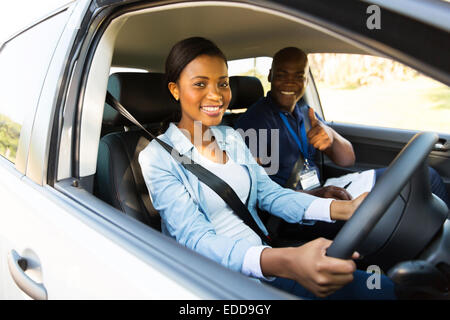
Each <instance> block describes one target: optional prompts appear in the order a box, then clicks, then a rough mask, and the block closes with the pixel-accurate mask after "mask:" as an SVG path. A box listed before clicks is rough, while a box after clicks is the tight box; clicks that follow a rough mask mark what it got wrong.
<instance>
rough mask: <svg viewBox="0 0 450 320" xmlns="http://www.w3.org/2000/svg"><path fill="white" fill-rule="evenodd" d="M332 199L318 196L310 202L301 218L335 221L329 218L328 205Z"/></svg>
mask: <svg viewBox="0 0 450 320" xmlns="http://www.w3.org/2000/svg"><path fill="white" fill-rule="evenodd" d="M333 200H334V199H330V198H319V199H316V200H314V201H313V202H311V204H310V205H309V207H308V209H306V211H305V214H304V215H303V219H306V220H319V221H325V222H335V220H331V215H330V206H331V202H332V201H333Z"/></svg>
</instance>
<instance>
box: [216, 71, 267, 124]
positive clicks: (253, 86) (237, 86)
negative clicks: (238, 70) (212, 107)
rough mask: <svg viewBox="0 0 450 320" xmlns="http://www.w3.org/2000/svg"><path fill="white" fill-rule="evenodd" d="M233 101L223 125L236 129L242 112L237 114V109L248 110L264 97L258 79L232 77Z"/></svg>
mask: <svg viewBox="0 0 450 320" xmlns="http://www.w3.org/2000/svg"><path fill="white" fill-rule="evenodd" d="M230 87H231V94H232V97H231V101H230V105H229V106H228V110H227V111H226V112H225V114H224V116H223V119H222V123H221V124H222V125H227V126H230V127H234V123H235V121H236V120H237V118H239V116H241V114H242V112H239V113H238V112H235V111H236V110H237V109H247V108H248V107H250V106H251V105H252V104H254V103H255V102H256V101H258V100H259V99H260V98H262V97H263V96H264V89H263V86H262V84H261V81H259V79H258V78H256V77H251V76H231V77H230Z"/></svg>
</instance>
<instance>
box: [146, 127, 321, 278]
mask: <svg viewBox="0 0 450 320" xmlns="http://www.w3.org/2000/svg"><path fill="white" fill-rule="evenodd" d="M211 131H212V134H213V135H214V137H215V139H216V141H217V143H218V146H219V148H220V149H221V150H225V151H226V153H227V155H228V156H229V157H230V158H232V159H233V160H234V161H235V162H237V163H239V164H241V165H244V166H245V167H246V168H247V170H248V172H249V175H250V181H251V184H250V185H251V187H250V194H249V197H248V199H247V207H248V210H249V211H250V213H251V214H252V216H253V218H254V219H255V221H256V223H257V224H258V226H259V227H260V228H261V230H262V231H263V232H264V233H265V234H267V229H266V228H265V226H264V225H263V223H262V221H261V219H260V218H259V216H258V214H257V210H256V207H257V206H258V207H259V208H260V209H262V210H265V211H268V212H270V213H271V214H273V215H275V216H278V217H280V218H282V219H284V220H286V221H287V222H290V223H302V218H303V215H304V213H305V210H306V209H307V208H308V206H309V205H310V204H311V202H312V201H313V200H315V199H317V198H316V197H314V196H311V195H308V194H305V193H299V192H295V191H293V190H290V189H285V188H282V187H281V186H279V185H278V184H277V183H275V182H273V181H272V180H271V179H270V178H269V176H268V175H267V174H266V172H265V171H264V168H262V167H261V166H260V165H258V164H257V163H256V161H255V160H254V158H253V157H252V155H251V153H250V151H249V149H248V148H247V146H246V144H245V143H244V141H243V139H242V137H241V135H239V133H238V132H236V131H235V130H234V129H233V128H231V127H227V126H217V127H211ZM158 138H160V139H161V140H162V141H164V142H166V143H168V144H169V145H171V146H173V147H174V148H175V149H176V150H177V151H178V152H179V153H180V154H182V155H186V156H187V157H189V158H193V160H194V161H195V154H196V152H193V151H194V146H193V144H192V143H191V141H190V140H189V139H188V138H187V137H186V136H185V135H184V134H183V133H182V132H181V131H180V129H178V128H177V127H176V125H175V124H173V123H171V124H170V126H169V128H168V129H167V131H166V132H165V133H164V134H162V135H160V136H159V137H158ZM139 163H140V165H141V169H142V174H143V177H144V180H145V183H146V185H147V188H148V190H149V193H150V197H151V199H152V203H153V206H154V207H155V209H156V210H158V211H159V213H160V216H161V229H162V232H163V233H164V234H166V235H169V236H171V237H173V238H175V239H176V240H177V241H178V242H179V243H180V244H182V245H185V246H186V247H188V248H190V249H193V250H195V251H197V252H199V253H200V254H202V255H204V256H206V257H209V258H211V259H213V260H215V261H216V262H219V263H221V264H222V265H224V266H226V267H228V268H230V269H232V270H235V271H238V272H240V271H241V268H242V263H243V261H244V256H245V253H246V252H247V250H248V249H249V248H250V247H251V246H252V244H250V243H249V242H248V241H246V240H245V239H237V240H233V239H230V238H229V237H226V236H222V235H217V234H216V232H215V230H214V227H213V225H212V223H211V220H210V217H209V213H208V211H207V208H206V207H205V205H204V204H205V201H204V199H202V196H203V192H202V185H203V184H200V183H199V180H198V178H197V177H196V176H195V175H194V174H192V173H191V172H190V171H188V170H186V169H185V168H184V167H183V166H182V165H181V164H180V163H178V162H177V161H176V160H175V159H174V158H173V157H172V156H171V154H169V153H168V152H167V151H166V150H165V149H163V148H162V147H161V146H160V145H159V143H158V142H157V141H155V140H153V141H151V142H150V143H149V145H148V146H147V147H146V148H145V149H144V150H142V151H141V153H140V154H139Z"/></svg>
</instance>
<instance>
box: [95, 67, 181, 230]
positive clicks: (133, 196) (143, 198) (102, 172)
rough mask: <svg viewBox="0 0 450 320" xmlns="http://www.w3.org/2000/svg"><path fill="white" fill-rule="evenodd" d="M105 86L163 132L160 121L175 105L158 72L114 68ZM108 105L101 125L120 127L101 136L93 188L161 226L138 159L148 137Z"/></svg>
mask: <svg viewBox="0 0 450 320" xmlns="http://www.w3.org/2000/svg"><path fill="white" fill-rule="evenodd" d="M108 91H109V92H110V93H111V94H112V95H113V96H114V97H115V98H116V99H118V100H119V101H120V103H122V104H123V105H124V106H125V107H126V108H127V110H128V111H129V112H130V113H131V114H132V115H133V116H134V117H135V118H136V119H137V120H138V121H139V122H140V123H142V124H143V125H144V126H145V127H146V129H148V130H149V131H150V132H152V133H154V134H155V135H158V134H161V133H162V130H163V128H162V126H163V124H164V123H165V122H168V121H169V120H170V118H171V117H172V116H173V115H174V114H176V113H177V110H178V109H179V107H178V105H177V103H176V102H175V100H173V99H172V98H171V97H170V93H169V91H168V89H167V87H166V86H165V81H164V75H163V74H161V73H116V74H112V75H111V76H110V78H109V81H108ZM106 107H108V108H107V109H106V110H105V112H104V117H103V123H104V125H105V126H106V127H107V128H108V129H109V130H111V128H116V130H117V128H122V130H121V131H116V132H111V133H108V134H106V135H104V136H103V137H102V138H101V139H100V144H99V150H98V160H97V171H96V176H95V180H94V194H95V195H96V196H97V197H99V198H100V199H102V200H103V201H105V202H107V203H108V204H110V205H112V206H114V207H115V208H117V209H119V210H121V211H122V212H123V213H124V214H126V215H129V216H131V217H133V218H135V219H137V220H139V221H141V222H143V223H146V224H148V225H150V226H151V227H153V228H155V229H157V230H160V228H161V225H160V218H159V214H158V212H157V211H156V210H155V209H154V208H153V205H152V203H151V199H150V196H149V194H148V190H147V187H146V185H145V181H144V178H143V176H142V173H141V168H140V165H139V162H138V156H139V153H140V152H141V151H142V150H143V149H144V148H145V147H146V146H147V145H148V143H149V142H150V139H149V138H148V136H147V135H146V134H145V133H144V132H143V131H142V130H140V129H137V128H136V127H134V126H133V125H132V123H131V122H129V121H128V120H127V119H125V118H124V117H123V116H121V115H120V114H119V113H118V112H117V111H115V110H114V109H112V107H110V106H109V105H106V106H105V108H106ZM123 128H125V130H124V129H123Z"/></svg>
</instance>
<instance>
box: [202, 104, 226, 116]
mask: <svg viewBox="0 0 450 320" xmlns="http://www.w3.org/2000/svg"><path fill="white" fill-rule="evenodd" d="M222 107H223V105H216V106H214V105H209V106H201V107H200V110H201V111H202V112H204V113H206V114H207V115H208V116H210V117H217V116H219V115H220V114H221V113H222V112H221V110H220V109H221V108H222Z"/></svg>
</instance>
